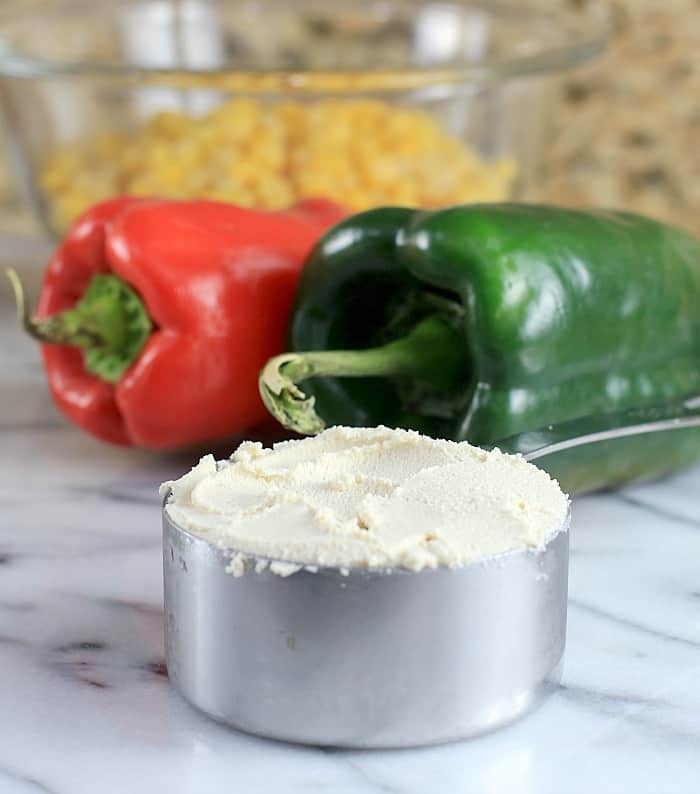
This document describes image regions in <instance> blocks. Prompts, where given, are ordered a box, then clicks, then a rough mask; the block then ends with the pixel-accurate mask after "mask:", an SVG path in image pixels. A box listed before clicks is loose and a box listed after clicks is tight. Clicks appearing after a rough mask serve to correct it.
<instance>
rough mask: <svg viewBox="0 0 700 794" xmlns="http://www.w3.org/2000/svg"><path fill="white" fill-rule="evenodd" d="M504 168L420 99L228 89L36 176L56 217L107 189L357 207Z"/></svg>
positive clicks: (489, 180) (419, 199)
mask: <svg viewBox="0 0 700 794" xmlns="http://www.w3.org/2000/svg"><path fill="white" fill-rule="evenodd" d="M515 176H516V171H515V166H514V164H513V163H512V162H510V161H507V160H500V161H496V162H493V163H486V162H484V161H482V160H481V159H480V158H479V157H478V156H477V154H476V153H475V152H474V151H473V150H472V149H471V148H469V147H468V146H467V144H465V143H464V142H463V141H462V140H460V139H459V138H456V137H454V136H452V135H448V134H446V133H445V132H444V131H443V130H442V129H441V128H440V126H439V124H438V123H437V121H436V120H435V119H433V118H432V117H430V116H429V115H427V114H426V113H424V112H422V111H420V110H415V109H411V108H405V107H392V106H391V105H389V104H386V103H384V102H381V101H379V100H375V99H367V100H356V99H355V100H336V99H334V100H330V99H329V100H319V101H317V102H315V103H309V104H304V103H302V102H282V103H277V104H274V103H270V104H263V103H260V102H258V101H256V100H253V99H243V98H236V99H232V100H229V101H227V102H224V103H223V104H221V105H220V106H219V107H218V108H216V109H215V110H213V111H212V112H210V113H209V114H208V115H206V116H203V117H199V118H195V117H190V116H188V115H186V114H184V113H179V112H172V111H167V112H162V113H158V114H156V115H155V116H154V117H153V118H151V119H150V120H149V121H148V122H147V123H146V124H145V125H144V126H143V127H142V128H141V129H140V130H135V131H134V132H133V133H132V134H130V135H128V136H127V135H125V134H123V133H116V132H115V133H107V134H103V135H100V136H98V137H96V138H93V139H92V140H88V141H85V142H84V143H81V144H73V145H71V146H67V147H65V148H63V149H62V150H59V151H56V152H55V153H54V154H53V155H52V156H51V157H49V159H48V160H47V162H46V164H45V166H44V169H43V171H42V173H41V176H40V184H41V187H42V189H43V190H44V191H45V193H46V197H47V199H48V201H49V204H50V212H51V217H52V222H53V223H54V224H55V225H56V226H57V227H58V228H63V227H65V226H66V225H67V224H68V223H69V222H70V221H72V220H73V219H74V218H75V216H76V215H77V214H79V212H81V211H82V210H84V209H85V208H86V207H87V206H89V204H90V203H92V202H94V201H96V200H98V199H99V198H103V197H106V196H110V195H114V194H117V193H133V194H137V195H162V196H171V197H182V198H188V197H201V198H206V197H209V198H216V199H218V200H220V201H229V202H233V203H237V204H241V205H244V206H258V207H261V208H269V209H277V208H281V207H284V206H287V205H289V204H290V203H292V202H293V201H294V200H297V199H299V198H305V197H309V196H325V197H327V198H332V199H336V200H337V201H339V202H341V203H343V204H345V205H346V206H348V207H349V208H350V209H356V210H357V209H364V208H366V207H371V206H376V205H378V204H383V203H392V204H406V205H411V204H418V205H425V206H441V205H445V204H450V203H454V202H460V201H471V200H486V199H489V200H491V199H493V200H495V199H502V198H505V197H506V196H507V195H508V194H509V192H510V188H511V185H512V183H513V181H514V179H515Z"/></svg>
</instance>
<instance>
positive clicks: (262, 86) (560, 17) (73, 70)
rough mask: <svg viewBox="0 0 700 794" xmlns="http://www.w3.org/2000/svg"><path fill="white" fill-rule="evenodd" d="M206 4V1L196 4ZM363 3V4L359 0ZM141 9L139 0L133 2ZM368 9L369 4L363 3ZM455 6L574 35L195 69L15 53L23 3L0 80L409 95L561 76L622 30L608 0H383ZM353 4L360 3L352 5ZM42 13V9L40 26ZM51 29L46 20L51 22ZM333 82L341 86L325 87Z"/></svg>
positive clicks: (3, 49)
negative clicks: (389, 58)
mask: <svg viewBox="0 0 700 794" xmlns="http://www.w3.org/2000/svg"><path fill="white" fill-rule="evenodd" d="M200 1H201V2H202V3H203V4H204V5H208V4H209V3H210V2H211V0H200ZM362 1H363V2H364V0H362ZM130 2H135V4H138V3H139V2H140V0H130ZM169 2H172V0H169ZM367 4H368V5H369V4H371V0H369V2H368V3H367ZM433 4H434V5H437V6H456V7H462V8H465V9H468V8H473V9H476V10H479V11H481V12H483V13H486V14H491V15H494V14H495V15H503V14H506V15H511V16H515V17H519V18H524V17H526V16H531V15H534V16H535V17H539V18H540V19H541V20H542V23H543V24H548V25H550V26H552V25H558V26H559V27H560V29H561V30H564V29H565V26H566V24H567V23H573V24H575V25H576V34H575V35H573V34H572V35H571V37H570V40H569V41H564V42H561V43H559V42H557V43H554V44H551V45H548V44H544V45H543V46H542V48H541V49H538V50H537V51H536V52H533V53H525V54H521V55H516V56H514V57H510V58H502V59H493V60H484V61H481V62H473V61H472V62H470V61H466V60H465V61H462V62H460V63H457V64H455V65H452V64H450V65H449V66H419V65H407V66H401V67H394V66H391V67H380V66H376V65H375V66H372V65H370V66H368V67H366V68H364V69H357V68H347V67H341V66H338V67H334V68H323V69H292V68H284V67H279V66H278V67H275V66H272V67H264V68H251V67H247V66H244V67H236V66H235V65H231V66H222V67H216V68H201V69H200V68H192V67H191V66H186V67H164V66H145V65H138V64H136V65H131V64H118V63H100V62H90V61H82V60H60V61H59V60H52V59H50V58H39V57H36V56H34V55H26V54H23V53H22V52H21V51H19V50H15V51H13V49H12V47H11V45H9V43H8V42H9V39H6V40H3V37H4V34H6V33H7V26H8V25H11V24H12V23H15V22H17V21H19V20H22V19H24V18H28V17H30V16H31V14H32V5H34V4H33V3H31V2H30V3H22V4H21V7H15V8H13V9H11V10H10V9H6V10H5V11H2V12H0V78H7V77H10V78H23V79H35V78H51V77H89V78H110V77H111V78H126V79H134V80H138V81H144V80H148V79H152V80H155V81H158V82H162V83H163V85H177V86H183V87H188V84H189V85H190V86H191V87H201V86H202V85H204V84H205V83H206V80H208V79H211V78H212V77H216V78H217V79H220V80H221V83H217V86H216V87H217V89H221V90H223V91H226V90H227V85H226V78H227V77H228V78H229V80H230V82H231V89H232V90H235V91H239V92H240V84H241V82H242V81H245V80H248V81H250V83H251V89H250V90H251V91H252V92H254V93H276V92H279V91H280V90H284V91H285V92H288V91H290V90H292V91H296V92H299V93H333V94H336V93H357V92H362V93H375V92H378V93H381V92H386V91H396V90H410V89H416V88H421V87H427V86H434V85H436V84H441V85H451V84H460V83H465V82H472V83H483V82H488V81H499V80H506V79H511V78H516V77H525V76H531V75H538V74H546V73H550V72H560V71H563V70H566V69H570V68H572V67H574V66H577V65H579V64H582V63H585V62H586V61H589V60H591V59H593V58H595V57H596V56H597V55H600V54H601V53H602V52H604V51H605V49H606V48H607V46H608V44H609V43H610V41H611V40H612V38H613V37H614V35H615V33H616V31H617V29H618V27H619V21H620V20H619V13H618V11H617V9H616V7H615V6H613V5H611V4H610V3H609V2H608V0H589V2H587V3H586V4H585V8H584V10H583V12H582V13H577V12H573V11H571V10H567V9H544V8H541V7H536V6H533V5H530V4H529V3H527V2H525V3H524V4H520V3H517V2H515V0H505V2H500V1H497V2H495V3H494V2H487V0H444V2H442V0H401V2H398V0H387V3H386V5H387V6H391V7H394V6H396V7H398V8H400V7H403V9H404V10H405V9H406V8H407V7H410V6H414V7H416V8H419V7H421V6H429V5H433ZM106 5H111V3H110V1H109V0H92V2H89V0H88V1H87V2H86V0H62V2H61V3H59V4H55V5H54V6H53V7H52V8H51V10H50V11H49V12H48V13H49V14H54V15H60V14H61V13H62V10H63V12H65V11H66V10H67V9H69V8H70V9H78V8H83V9H85V10H86V12H88V13H99V12H100V10H101V9H102V8H103V7H104V6H106ZM352 6H353V7H356V6H357V3H353V4H352ZM46 12H47V9H45V8H44V9H43V15H42V16H43V19H44V24H47V20H46ZM49 24H50V20H49ZM348 78H351V83H352V84H351V86H350V88H349V89H345V88H343V87H342V85H340V83H341V82H342V80H347V79H348ZM329 79H330V80H337V81H338V83H339V84H338V85H330V86H329V85H328V81H329Z"/></svg>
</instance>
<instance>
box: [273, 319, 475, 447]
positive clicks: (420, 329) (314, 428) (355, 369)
mask: <svg viewBox="0 0 700 794" xmlns="http://www.w3.org/2000/svg"><path fill="white" fill-rule="evenodd" d="M464 368H465V363H464V352H463V344H462V336H461V334H460V333H459V332H458V331H457V330H456V329H455V328H453V327H452V325H451V324H450V323H449V322H448V321H447V320H446V319H445V318H444V317H442V316H441V315H431V316H430V317H427V318H425V319H424V320H422V321H421V322H419V323H418V324H417V325H416V326H415V327H414V328H413V330H412V331H411V332H410V333H408V334H407V335H406V336H404V337H402V338H401V339H397V340H395V341H392V342H389V343H388V344H386V345H383V346H381V347H374V348H370V349H367V350H321V351H309V352H302V353H284V354H282V355H281V356H275V358H272V359H270V361H268V362H267V364H266V365H265V367H264V368H263V370H262V372H261V373H260V379H259V382H258V385H259V388H260V395H261V397H262V399H263V402H264V403H265V405H266V407H267V409H268V410H269V411H270V413H271V414H272V415H273V416H274V417H275V418H276V419H277V421H278V422H280V423H281V424H282V425H284V426H285V427H287V428H289V429H290V430H294V431H296V432H297V433H302V434H304V435H314V434H315V433H320V432H321V430H323V429H324V427H325V424H324V422H323V420H322V419H321V418H320V417H319V416H318V414H317V413H316V411H315V409H314V403H315V398H314V397H307V396H306V395H305V394H304V392H303V391H302V390H301V389H300V388H299V386H298V384H299V383H301V382H302V381H304V380H307V379H308V378H315V377H323V376H331V377H336V378H337V377H348V378H352V377H388V376H393V377H405V378H411V379H413V380H414V381H417V382H420V383H425V384H429V385H430V386H431V387H432V388H434V389H436V390H445V391H451V390H453V389H456V388H458V386H459V384H460V383H461V382H462V380H463V377H464Z"/></svg>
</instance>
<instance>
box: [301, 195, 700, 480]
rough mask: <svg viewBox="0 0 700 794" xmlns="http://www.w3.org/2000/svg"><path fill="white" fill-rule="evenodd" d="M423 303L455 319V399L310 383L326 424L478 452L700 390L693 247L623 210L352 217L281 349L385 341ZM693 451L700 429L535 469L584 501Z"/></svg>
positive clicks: (482, 210) (373, 381)
mask: <svg viewBox="0 0 700 794" xmlns="http://www.w3.org/2000/svg"><path fill="white" fill-rule="evenodd" d="M432 295H435V296H437V299H438V300H445V299H446V300H447V301H448V302H452V304H453V305H454V306H456V307H457V309H458V311H459V317H460V320H459V322H460V328H461V338H462V340H463V344H464V358H463V362H464V363H463V368H464V376H465V380H464V386H463V388H462V389H461V391H460V392H459V393H454V394H452V395H442V397H443V398H444V399H443V404H442V406H440V410H437V411H436V410H434V409H433V407H432V405H430V404H429V401H428V399H427V397H429V396H430V395H427V396H426V399H425V400H424V401H421V396H420V394H419V395H418V396H416V394H414V393H410V394H408V395H407V394H406V393H405V391H404V386H403V384H402V382H401V380H400V379H391V378H356V379H349V378H318V379H311V380H308V381H306V382H305V383H304V391H305V392H306V393H308V394H311V395H313V396H314V397H315V399H316V411H317V413H318V414H319V415H320V416H321V417H322V418H323V419H324V420H325V422H326V424H350V425H374V424H381V423H384V424H389V425H400V426H408V427H415V428H417V429H419V430H421V431H422V432H427V433H430V434H432V435H437V436H444V437H448V438H453V439H457V440H463V439H468V440H469V441H471V442H473V443H476V444H482V445H487V444H490V443H493V442H496V441H498V440H500V439H505V438H509V437H513V436H514V435H517V434H520V433H523V432H525V431H528V430H535V429H539V428H543V427H546V426H547V425H548V424H550V423H554V422H561V421H565V420H568V419H574V418H577V417H582V416H587V415H594V414H599V413H606V412H612V411H617V410H620V409H625V408H629V407H635V406H646V405H651V404H656V403H662V402H664V401H668V400H676V399H678V398H680V397H684V396H688V395H693V394H698V393H700V242H699V241H697V240H695V239H693V238H692V237H691V236H689V235H688V234H685V233H684V232H682V231H680V230H678V229H675V228H672V227H669V226H666V225H663V224H661V223H657V222H655V221H652V220H649V219H646V218H642V217H639V216H635V215H632V214H628V213H623V212H584V211H573V210H566V209H560V208H555V207H547V206H537V205H519V204H494V205H488V204H484V205H471V206H464V207H453V208H449V209H444V210H440V211H434V212H421V211H414V210H409V209H401V208H383V209H377V210H372V211H369V212H367V213H363V214H361V215H357V216H354V217H351V218H349V219H346V220H345V221H344V222H343V223H341V224H339V225H338V226H336V227H335V228H334V229H333V230H331V231H330V232H329V233H328V234H327V235H326V236H325V237H323V238H322V240H321V241H320V242H319V244H318V245H317V247H316V248H315V250H314V252H313V253H312V255H311V257H310V260H309V262H308V263H307V265H306V267H305V270H304V274H303V278H302V280H301V282H300V286H299V289H298V292H297V297H296V305H295V309H294V312H293V316H292V322H291V326H290V336H289V341H290V343H291V344H290V348H291V350H293V351H305V350H323V349H326V350H335V349H348V348H354V349H358V348H368V347H372V346H375V345H378V344H382V343H384V342H385V341H386V339H387V338H388V337H390V336H391V333H392V330H391V329H392V325H395V324H396V316H397V313H400V312H401V311H403V312H404V314H406V313H407V314H408V315H410V314H411V311H412V310H411V309H410V306H412V305H413V306H419V305H420V300H419V299H420V298H421V297H424V296H432ZM417 296H418V299H417ZM406 307H409V309H407V308H406ZM405 319H406V318H405V317H404V319H403V320H402V321H401V322H404V321H405ZM438 396H440V395H438ZM435 397H436V395H432V397H431V402H432V403H434V402H435ZM513 448H517V444H515V445H514V447H513ZM698 457H700V434H698V433H697V432H696V431H686V432H684V433H678V432H676V433H665V434H660V435H658V436H650V437H646V438H642V439H640V438H637V439H629V440H625V441H617V442H614V443H608V444H605V445H603V444H598V445H594V446H592V447H590V448H587V449H586V448H582V449H579V450H572V451H571V452H569V453H563V454H562V455H560V456H558V457H557V459H552V461H549V462H548V461H546V460H543V465H544V467H545V468H548V469H550V470H552V472H553V473H555V474H557V475H558V476H560V478H561V479H562V480H563V484H564V485H565V486H566V487H568V488H570V489H571V490H578V491H580V490H588V489H591V488H596V487H600V486H603V485H613V484H617V483H620V482H623V481H626V480H630V479H634V478H638V477H649V476H653V475H656V474H660V473H662V472H664V471H667V470H670V469H672V468H675V467H677V466H679V465H683V464H685V463H687V462H688V461H690V460H693V459H697V458H698Z"/></svg>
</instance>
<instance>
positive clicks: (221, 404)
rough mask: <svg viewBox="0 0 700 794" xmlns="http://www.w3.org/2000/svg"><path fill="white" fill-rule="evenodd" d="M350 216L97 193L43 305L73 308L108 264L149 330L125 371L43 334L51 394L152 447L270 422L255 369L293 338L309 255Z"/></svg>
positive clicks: (87, 422)
mask: <svg viewBox="0 0 700 794" xmlns="http://www.w3.org/2000/svg"><path fill="white" fill-rule="evenodd" d="M342 215H343V212H342V210H341V209H340V208H339V207H338V206H337V205H335V204H333V203H331V202H327V201H323V200H318V201H316V200H310V201H307V202H302V203H301V204H298V205H296V206H295V207H293V208H291V209H289V210H286V211H280V212H259V211H255V210H249V209H242V208H239V207H235V206H232V205H227V204H222V203H218V202H211V201H190V202H180V201H165V200H154V199H137V198H118V199H113V200H110V201H106V202H104V203H101V204H98V205H96V206H95V207H93V208H92V209H91V210H89V211H88V212H87V213H85V214H84V215H83V216H82V217H81V218H80V219H79V220H78V221H77V222H76V223H75V224H74V226H73V227H72V229H71V230H70V232H69V233H68V235H67V237H66V238H65V240H64V241H63V243H62V244H61V245H60V247H59V248H58V250H57V251H56V253H55V254H54V256H53V258H52V259H51V261H50V263H49V265H48V269H47V271H46V275H45V278H44V282H43V287H42V290H41V294H40V298H39V304H38V311H37V316H38V317H40V318H41V317H43V318H46V317H48V316H53V315H56V314H57V313H59V312H63V311H64V310H66V309H70V308H71V307H73V306H75V304H76V302H77V301H78V300H79V299H80V297H81V296H82V295H83V294H84V293H85V291H86V289H87V287H88V284H89V283H90V281H91V279H92V277H93V276H94V275H95V274H97V273H111V274H114V275H116V276H118V277H120V278H121V279H123V280H124V281H125V282H126V283H127V284H128V285H130V286H131V287H132V288H133V289H134V290H135V291H136V292H137V293H138V295H139V296H140V298H141V299H142V301H143V303H144V304H145V307H146V309H147V312H148V314H149V315H150V318H151V322H152V324H153V330H152V332H151V333H150V335H149V337H148V339H147V340H146V342H145V345H144V346H143V348H142V349H141V351H140V353H139V355H138V357H137V359H136V360H135V361H134V363H133V364H132V365H131V366H130V367H129V368H128V369H127V370H126V372H125V373H124V375H123V376H122V377H121V378H120V379H119V381H118V382H117V383H115V384H113V383H108V382H106V381H104V380H101V379H100V378H98V377H96V376H95V375H93V374H91V373H90V372H88V371H86V369H85V367H84V361H83V354H82V352H81V351H80V350H79V349H77V348H75V347H71V346H66V345H61V344H58V345H54V344H44V345H42V353H43V358H44V364H45V369H46V372H47V376H48V381H49V386H50V389H51V393H52V395H53V398H54V400H55V402H56V403H57V404H58V406H59V407H60V409H61V410H62V411H63V412H64V413H65V414H66V415H67V416H68V417H69V418H70V419H71V420H72V421H73V422H75V423H76V424H77V425H79V426H80V427H82V428H83V429H84V430H87V431H88V432H89V433H92V434H93V435H94V436H97V437H98V438H100V439H103V440H105V441H109V442H112V443H115V444H123V445H135V446H140V447H146V448H151V449H170V448H176V447H181V446H185V445H189V444H192V443H198V442H203V441H208V440H213V439H220V438H225V437H228V436H231V435H232V434H236V433H239V432H243V431H245V430H247V429H250V428H252V427H255V426H256V425H259V424H261V423H263V422H264V421H266V418H267V415H266V413H265V409H264V407H263V405H262V403H261V402H260V399H259V396H258V393H257V388H256V376H257V371H258V369H259V368H260V366H261V364H262V363H263V362H264V361H265V359H266V358H267V357H269V356H270V355H271V354H272V353H274V352H279V351H280V350H282V349H283V345H284V334H285V327H286V323H287V319H288V314H289V310H290V307H291V303H292V299H293V294H294V290H295V288H296V285H297V280H298V277H299V272H300V270H301V267H302V264H303V261H304V258H305V256H306V255H307V254H308V252H309V250H310V249H311V247H312V246H313V244H314V243H315V242H316V241H317V239H318V237H319V236H320V234H321V233H322V232H323V231H324V230H325V229H326V228H327V227H328V226H330V225H331V224H332V223H334V222H335V221H337V220H338V219H339V218H340V217H342Z"/></svg>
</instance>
